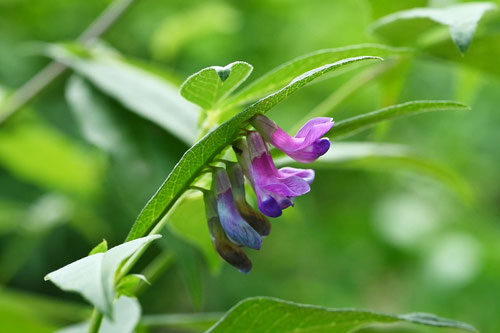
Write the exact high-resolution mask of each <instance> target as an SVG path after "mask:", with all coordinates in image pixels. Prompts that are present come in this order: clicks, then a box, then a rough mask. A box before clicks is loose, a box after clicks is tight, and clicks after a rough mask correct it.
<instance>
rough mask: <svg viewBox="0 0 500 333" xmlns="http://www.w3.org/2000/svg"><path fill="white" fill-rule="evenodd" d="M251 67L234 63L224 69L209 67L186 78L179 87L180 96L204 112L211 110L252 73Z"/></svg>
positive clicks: (244, 63) (240, 62) (239, 62)
mask: <svg viewBox="0 0 500 333" xmlns="http://www.w3.org/2000/svg"><path fill="white" fill-rule="evenodd" d="M252 70H253V67H252V65H250V64H248V63H246V62H242V61H236V62H233V63H231V64H229V65H227V66H225V67H220V66H211V67H208V68H205V69H202V70H201V71H199V72H198V73H195V74H193V75H191V76H190V77H188V78H187V79H186V81H184V83H183V84H182V86H181V95H182V96H183V97H184V98H185V99H187V100H188V101H190V102H193V103H195V104H198V105H199V106H201V107H202V108H203V109H204V110H213V109H215V108H216V106H217V104H218V103H219V102H220V101H221V100H223V99H224V98H226V97H227V96H228V95H229V94H230V93H231V92H232V91H234V89H236V88H238V86H239V85H240V84H241V83H243V81H245V80H246V79H247V77H248V76H249V75H250V73H251V72H252Z"/></svg>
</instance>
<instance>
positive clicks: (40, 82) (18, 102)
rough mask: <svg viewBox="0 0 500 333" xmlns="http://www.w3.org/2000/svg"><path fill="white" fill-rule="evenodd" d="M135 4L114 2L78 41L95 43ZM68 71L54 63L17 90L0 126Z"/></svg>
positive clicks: (0, 111) (123, 0)
mask: <svg viewBox="0 0 500 333" xmlns="http://www.w3.org/2000/svg"><path fill="white" fill-rule="evenodd" d="M133 2H134V0H116V1H115V2H113V3H112V4H111V5H109V6H108V7H107V8H106V9H105V10H104V11H103V12H102V13H101V15H99V16H98V17H97V18H96V19H95V20H94V21H93V22H92V23H91V24H90V25H89V26H88V27H87V29H85V31H84V32H82V34H81V35H80V36H79V37H78V38H77V40H78V41H79V42H80V43H83V44H85V45H89V44H92V43H93V42H95V40H96V39H97V38H99V37H100V36H101V35H102V34H104V33H105V32H106V31H107V30H108V29H109V28H110V27H111V26H112V25H113V24H114V23H115V22H116V21H117V20H118V19H119V18H120V17H121V16H122V15H123V13H125V11H126V10H127V9H128V8H129V7H130V5H132V3H133ZM66 69H67V67H66V66H65V65H63V64H61V63H58V62H56V61H52V62H50V63H49V64H48V65H47V66H46V67H44V68H43V69H42V70H41V71H39V72H38V73H37V74H35V76H33V77H32V78H31V79H30V80H29V81H28V82H26V83H25V84H24V85H23V86H21V87H20V88H19V89H17V90H16V91H15V92H14V93H13V94H12V95H11V96H9V97H8V99H7V101H6V103H5V104H4V105H3V106H2V107H0V126H1V125H2V124H4V123H5V122H6V121H7V120H8V119H9V118H10V117H12V116H13V115H14V114H15V113H16V112H17V111H18V110H20V109H21V108H22V107H23V106H25V105H26V104H27V103H29V102H30V101H31V100H32V99H33V98H35V97H36V96H37V95H38V94H39V93H40V92H42V91H43V90H44V89H45V88H46V87H47V86H48V85H49V84H50V83H52V82H53V81H54V80H55V79H57V78H58V77H59V76H60V75H61V74H62V73H64V72H65V71H66Z"/></svg>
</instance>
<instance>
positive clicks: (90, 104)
mask: <svg viewBox="0 0 500 333" xmlns="http://www.w3.org/2000/svg"><path fill="white" fill-rule="evenodd" d="M65 95H66V100H67V101H68V104H69V106H70V109H71V111H72V112H73V114H74V116H75V118H76V119H77V121H78V125H79V126H80V131H81V132H82V134H83V136H84V137H85V139H87V141H88V142H90V143H92V144H93V145H95V146H96V147H98V148H100V149H102V150H104V151H106V152H110V153H121V152H122V151H123V150H125V149H126V148H125V147H124V146H126V145H127V143H128V142H127V140H126V138H125V137H124V135H123V133H122V132H121V131H120V129H119V128H118V126H117V125H116V120H115V119H113V117H112V115H111V114H110V112H109V108H110V106H109V105H108V104H106V102H108V101H106V100H104V98H103V96H102V95H99V94H97V92H96V91H95V89H93V88H92V87H91V86H90V84H89V83H87V82H86V81H85V80H84V79H83V78H81V77H79V76H77V75H72V76H71V77H70V78H69V80H68V83H67V85H66V92H65Z"/></svg>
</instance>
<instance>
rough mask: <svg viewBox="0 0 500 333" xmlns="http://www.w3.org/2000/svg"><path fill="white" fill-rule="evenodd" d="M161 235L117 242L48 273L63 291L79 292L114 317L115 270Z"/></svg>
mask: <svg viewBox="0 0 500 333" xmlns="http://www.w3.org/2000/svg"><path fill="white" fill-rule="evenodd" d="M160 237H161V235H151V236H148V237H143V238H140V239H136V240H134V241H131V242H127V243H123V244H121V245H118V246H115V247H113V248H111V249H109V250H108V251H106V252H104V253H96V254H94V255H91V256H89V257H85V258H82V259H80V260H77V261H75V262H73V263H71V264H69V265H67V266H64V267H63V268H60V269H58V270H57V271H54V272H52V273H49V274H47V276H45V280H46V281H47V280H50V281H52V282H53V283H54V284H55V285H56V286H58V287H59V288H61V289H62V290H64V291H74V292H78V293H80V294H81V295H82V296H83V297H84V298H85V299H87V300H88V301H89V302H90V303H92V304H93V305H95V306H96V307H97V308H98V309H99V310H100V311H101V312H102V313H104V314H106V315H107V316H108V317H111V316H112V315H113V314H112V304H113V301H114V299H115V294H116V291H115V273H116V270H117V269H118V267H119V266H120V264H121V263H122V262H123V261H124V260H125V259H126V258H128V257H130V256H131V255H132V254H134V252H136V251H138V250H140V249H141V248H142V247H143V246H145V245H146V244H148V243H149V242H151V241H153V240H155V239H157V238H160Z"/></svg>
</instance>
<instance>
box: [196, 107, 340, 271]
mask: <svg viewBox="0 0 500 333" xmlns="http://www.w3.org/2000/svg"><path fill="white" fill-rule="evenodd" d="M250 123H251V124H252V126H253V127H254V128H255V129H256V130H257V131H248V132H247V134H246V138H239V139H238V140H236V141H235V142H234V143H233V150H234V151H235V153H236V156H237V159H238V162H237V163H236V162H226V163H225V164H226V168H219V167H217V168H214V173H213V181H212V188H211V190H210V191H205V192H204V200H205V210H206V215H207V220H208V226H209V230H210V234H211V236H212V240H213V243H214V245H215V248H216V250H217V252H218V253H219V255H220V256H221V257H222V258H223V259H224V260H226V261H227V262H228V263H230V264H231V265H233V266H235V267H236V268H238V269H239V270H240V271H241V272H244V273H248V272H249V271H250V270H251V269H252V262H251V261H250V259H248V257H247V255H246V254H245V252H244V251H243V250H242V247H244V246H246V247H249V248H251V249H256V250H259V249H260V247H261V246H262V237H265V236H267V235H269V233H270V232H271V224H270V223H269V220H268V219H267V217H266V216H268V217H278V216H281V214H282V212H283V209H286V208H288V207H290V206H293V204H294V203H293V201H294V199H295V198H296V197H298V196H301V195H303V194H305V193H307V192H309V191H310V190H311V183H312V182H313V180H314V170H312V169H296V168H290V167H286V168H281V169H278V168H277V167H276V165H275V164H274V161H273V159H272V156H271V153H270V151H269V147H268V143H269V144H271V145H273V146H275V147H276V148H278V149H280V150H282V151H283V152H285V153H286V154H287V155H288V156H290V157H291V158H293V159H294V160H296V161H298V162H302V163H311V162H314V161H315V160H316V159H317V158H318V157H320V156H321V155H323V154H325V153H326V152H327V151H328V149H329V148H330V144H331V143H330V140H329V139H328V138H324V137H323V136H324V135H325V134H326V133H327V132H328V131H329V130H330V129H331V128H332V126H333V124H334V122H333V120H332V119H331V118H324V117H321V118H314V119H311V120H310V121H309V122H307V123H306V124H305V125H304V126H303V127H302V128H301V129H300V130H299V131H298V133H297V135H295V136H294V137H293V136H291V135H289V134H288V133H286V132H285V131H283V130H282V129H281V128H280V127H278V125H276V123H275V122H274V121H272V120H271V119H269V118H267V117H265V116H263V115H256V116H254V117H253V118H252V119H251V121H250ZM245 178H246V179H247V180H248V181H249V183H250V184H251V186H252V188H253V189H254V191H255V194H256V195H257V201H258V206H259V210H260V212H259V211H257V210H255V209H254V208H253V207H252V206H251V205H249V204H248V202H247V201H246V199H245Z"/></svg>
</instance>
